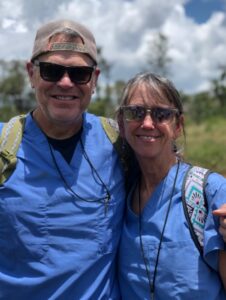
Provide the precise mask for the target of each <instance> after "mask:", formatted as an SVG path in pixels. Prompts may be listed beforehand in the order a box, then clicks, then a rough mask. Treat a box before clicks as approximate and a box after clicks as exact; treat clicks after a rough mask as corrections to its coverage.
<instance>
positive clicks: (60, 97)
mask: <svg viewBox="0 0 226 300" xmlns="http://www.w3.org/2000/svg"><path fill="white" fill-rule="evenodd" d="M55 98H56V99H58V100H63V101H66V100H73V99H74V97H73V96H56V97H55Z"/></svg>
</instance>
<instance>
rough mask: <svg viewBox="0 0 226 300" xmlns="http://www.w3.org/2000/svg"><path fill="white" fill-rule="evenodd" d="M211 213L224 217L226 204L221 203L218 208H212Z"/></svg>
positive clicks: (225, 215)
mask: <svg viewBox="0 0 226 300" xmlns="http://www.w3.org/2000/svg"><path fill="white" fill-rule="evenodd" d="M213 215H214V216H218V217H226V204H223V205H222V206H221V207H220V208H218V209H215V210H213Z"/></svg>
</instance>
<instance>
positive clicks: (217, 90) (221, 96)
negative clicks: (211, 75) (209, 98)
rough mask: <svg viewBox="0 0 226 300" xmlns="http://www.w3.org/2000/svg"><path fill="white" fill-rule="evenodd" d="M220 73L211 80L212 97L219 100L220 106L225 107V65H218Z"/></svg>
mask: <svg viewBox="0 0 226 300" xmlns="http://www.w3.org/2000/svg"><path fill="white" fill-rule="evenodd" d="M219 68H220V70H221V74H220V76H219V78H217V79H214V80H212V90H213V95H214V98H215V99H216V100H217V101H218V102H219V105H220V108H221V109H225V108H226V65H224V66H220V67H219Z"/></svg>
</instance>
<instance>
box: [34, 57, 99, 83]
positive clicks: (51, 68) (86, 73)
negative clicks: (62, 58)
mask: <svg viewBox="0 0 226 300" xmlns="http://www.w3.org/2000/svg"><path fill="white" fill-rule="evenodd" d="M34 65H35V66H38V67H39V68H40V76H41V77H42V79H44V80H46V81H50V82H57V81H59V80H60V79H61V78H62V77H63V75H64V74H65V73H66V72H67V74H68V76H69V78H70V80H71V81H72V82H73V83H75V84H86V83H88V82H89V81H90V79H91V76H92V74H93V71H94V69H95V67H90V66H81V67H79V66H76V67H66V66H62V65H58V64H54V63H50V62H42V61H38V60H36V61H34Z"/></svg>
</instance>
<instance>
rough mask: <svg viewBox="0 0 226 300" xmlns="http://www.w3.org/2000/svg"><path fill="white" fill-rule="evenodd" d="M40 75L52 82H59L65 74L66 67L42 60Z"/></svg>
mask: <svg viewBox="0 0 226 300" xmlns="http://www.w3.org/2000/svg"><path fill="white" fill-rule="evenodd" d="M39 66H40V75H41V77H42V79H44V80H46V81H51V82H57V81H58V80H60V79H61V78H62V76H63V75H64V72H65V70H64V67H63V66H60V65H56V64H51V63H46V62H40V63H39Z"/></svg>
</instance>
